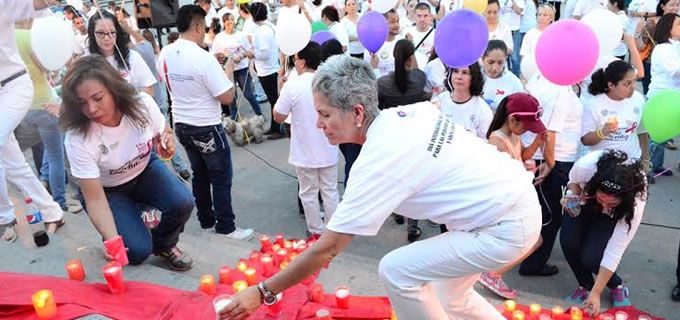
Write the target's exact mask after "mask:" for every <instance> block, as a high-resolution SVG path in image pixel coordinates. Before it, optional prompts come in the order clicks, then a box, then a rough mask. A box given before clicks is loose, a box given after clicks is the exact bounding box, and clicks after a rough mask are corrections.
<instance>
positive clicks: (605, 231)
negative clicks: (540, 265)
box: [560, 205, 623, 290]
mask: <svg viewBox="0 0 680 320" xmlns="http://www.w3.org/2000/svg"><path fill="white" fill-rule="evenodd" d="M598 208H599V206H597V205H585V206H582V209H581V214H580V215H579V216H577V217H576V218H572V217H571V216H569V215H565V216H564V219H562V232H561V233H560V244H561V245H562V252H564V258H565V259H567V263H569V267H570V268H571V271H572V272H573V273H574V276H576V280H577V281H578V285H579V286H581V287H584V288H586V289H588V290H591V289H592V288H593V286H594V285H595V280H594V279H593V274H597V272H598V271H599V270H600V262H601V261H602V256H603V255H604V249H605V248H606V247H607V243H608V242H609V238H611V236H612V233H613V232H614V228H616V223H617V220H613V219H612V218H610V217H608V216H607V215H605V214H602V213H601V212H599V211H601V210H597V209H598ZM622 283H623V281H622V280H621V278H620V277H619V276H618V275H617V274H616V273H614V275H612V277H611V279H610V280H609V282H608V283H607V287H608V288H610V289H613V288H616V287H617V286H619V285H621V284H622Z"/></svg>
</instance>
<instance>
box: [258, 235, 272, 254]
mask: <svg viewBox="0 0 680 320" xmlns="http://www.w3.org/2000/svg"><path fill="white" fill-rule="evenodd" d="M271 248H272V241H271V239H270V238H269V236H268V235H266V234H263V235H261V236H260V251H262V252H267V251H269V250H270V249H271Z"/></svg>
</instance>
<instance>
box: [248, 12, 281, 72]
mask: <svg viewBox="0 0 680 320" xmlns="http://www.w3.org/2000/svg"><path fill="white" fill-rule="evenodd" d="M253 47H254V50H255V70H256V71H257V75H258V76H259V77H264V76H268V75H270V74H272V73H275V72H278V71H279V46H278V45H277V44H276V37H275V35H274V26H273V25H272V24H271V23H270V22H269V21H264V22H263V23H262V24H260V25H259V26H257V29H256V30H255V39H254V45H253Z"/></svg>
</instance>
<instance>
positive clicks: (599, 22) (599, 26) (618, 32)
mask: <svg viewBox="0 0 680 320" xmlns="http://www.w3.org/2000/svg"><path fill="white" fill-rule="evenodd" d="M581 21H583V23H585V24H586V25H588V26H589V27H590V28H591V29H593V31H594V32H595V35H596V36H597V41H598V42H599V44H600V56H605V55H608V54H611V53H612V51H614V49H616V47H617V46H618V45H619V44H620V43H621V40H622V38H623V26H622V25H621V22H620V20H619V17H617V16H616V14H615V13H613V12H611V11H609V10H605V9H596V10H593V11H591V12H590V13H588V14H586V15H585V16H584V17H583V19H581Z"/></svg>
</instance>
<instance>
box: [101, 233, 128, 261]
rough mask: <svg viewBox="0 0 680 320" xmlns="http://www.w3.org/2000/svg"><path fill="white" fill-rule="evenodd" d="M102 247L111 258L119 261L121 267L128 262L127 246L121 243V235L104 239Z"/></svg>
mask: <svg viewBox="0 0 680 320" xmlns="http://www.w3.org/2000/svg"><path fill="white" fill-rule="evenodd" d="M104 247H105V248H106V253H107V254H108V255H109V256H110V257H111V259H112V260H114V261H117V262H118V263H120V265H121V267H123V266H126V265H127V264H128V257H127V248H125V245H124V244H123V237H121V236H115V237H113V238H111V239H109V240H106V241H104Z"/></svg>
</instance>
